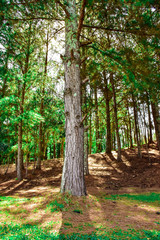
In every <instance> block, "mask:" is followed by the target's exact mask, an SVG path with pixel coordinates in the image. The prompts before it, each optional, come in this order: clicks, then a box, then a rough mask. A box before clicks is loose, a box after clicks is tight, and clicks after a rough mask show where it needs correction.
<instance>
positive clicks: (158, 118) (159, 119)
mask: <svg viewBox="0 0 160 240" xmlns="http://www.w3.org/2000/svg"><path fill="white" fill-rule="evenodd" d="M151 106H152V114H153V120H154V126H155V132H156V140H157V146H158V149H159V151H160V114H159V106H158V103H157V102H156V101H154V102H153V101H151Z"/></svg>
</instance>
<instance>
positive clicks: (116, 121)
mask: <svg viewBox="0 0 160 240" xmlns="http://www.w3.org/2000/svg"><path fill="white" fill-rule="evenodd" d="M110 81H111V85H112V91H113V102H114V118H115V127H116V137H117V146H118V155H117V160H118V161H120V160H121V142H120V137H119V128H118V118H117V103H116V92H115V85H114V79H113V73H111V74H110Z"/></svg>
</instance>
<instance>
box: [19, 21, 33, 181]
mask: <svg viewBox="0 0 160 240" xmlns="http://www.w3.org/2000/svg"><path fill="white" fill-rule="evenodd" d="M30 42H31V23H30V25H29V35H28V44H27V53H26V60H25V67H24V70H23V76H24V83H23V87H22V96H21V102H20V112H19V117H20V120H19V124H18V158H17V179H18V180H19V181H21V180H22V178H23V176H22V169H23V150H22V125H23V121H22V114H23V111H24V109H23V108H24V100H25V91H26V74H27V72H28V66H29V57H30ZM19 96H20V94H19Z"/></svg>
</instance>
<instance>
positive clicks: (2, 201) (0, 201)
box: [0, 196, 30, 207]
mask: <svg viewBox="0 0 160 240" xmlns="http://www.w3.org/2000/svg"><path fill="white" fill-rule="evenodd" d="M28 201H30V199H29V198H15V197H7V196H0V207H3V206H5V207H8V206H10V205H13V204H16V205H19V204H20V203H24V202H28Z"/></svg>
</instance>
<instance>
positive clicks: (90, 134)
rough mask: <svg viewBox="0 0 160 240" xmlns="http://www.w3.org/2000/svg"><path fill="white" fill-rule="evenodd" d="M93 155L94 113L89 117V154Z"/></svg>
mask: <svg viewBox="0 0 160 240" xmlns="http://www.w3.org/2000/svg"><path fill="white" fill-rule="evenodd" d="M91 153H92V111H91V110H90V116H89V154H91Z"/></svg>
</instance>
